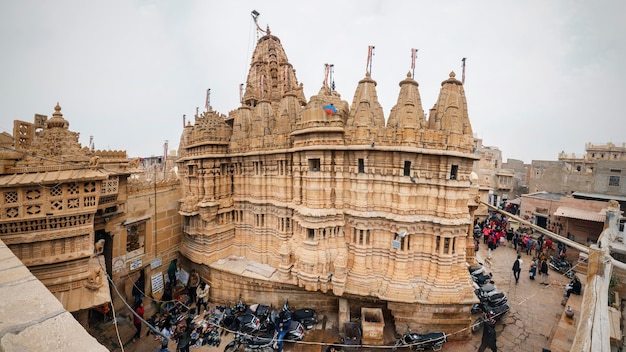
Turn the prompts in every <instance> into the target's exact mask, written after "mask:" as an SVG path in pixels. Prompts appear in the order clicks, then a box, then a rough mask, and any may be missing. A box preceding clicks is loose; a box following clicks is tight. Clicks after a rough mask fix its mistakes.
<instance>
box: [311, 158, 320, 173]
mask: <svg viewBox="0 0 626 352" xmlns="http://www.w3.org/2000/svg"><path fill="white" fill-rule="evenodd" d="M309 171H315V172H317V171H320V159H309Z"/></svg>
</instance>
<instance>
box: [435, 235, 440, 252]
mask: <svg viewBox="0 0 626 352" xmlns="http://www.w3.org/2000/svg"><path fill="white" fill-rule="evenodd" d="M440 244H441V236H437V241H436V242H435V253H437V254H438V253H439V248H440Z"/></svg>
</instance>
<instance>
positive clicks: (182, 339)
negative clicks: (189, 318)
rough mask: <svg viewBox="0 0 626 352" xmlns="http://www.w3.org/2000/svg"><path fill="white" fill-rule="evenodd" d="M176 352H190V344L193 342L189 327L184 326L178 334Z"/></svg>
mask: <svg viewBox="0 0 626 352" xmlns="http://www.w3.org/2000/svg"><path fill="white" fill-rule="evenodd" d="M176 339H177V340H176V341H177V343H176V350H177V351H180V352H189V342H191V331H189V329H187V325H185V324H182V325H181V326H180V331H179V332H178V333H177V334H176Z"/></svg>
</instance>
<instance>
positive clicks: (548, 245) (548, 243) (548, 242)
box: [544, 237, 552, 255]
mask: <svg viewBox="0 0 626 352" xmlns="http://www.w3.org/2000/svg"><path fill="white" fill-rule="evenodd" d="M544 247H545V249H546V250H545V254H546V255H552V240H551V239H550V237H548V238H547V239H546V243H545V246H544Z"/></svg>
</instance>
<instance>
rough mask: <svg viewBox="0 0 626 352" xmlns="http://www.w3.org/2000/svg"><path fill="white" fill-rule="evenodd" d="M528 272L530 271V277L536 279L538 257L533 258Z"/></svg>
mask: <svg viewBox="0 0 626 352" xmlns="http://www.w3.org/2000/svg"><path fill="white" fill-rule="evenodd" d="M528 272H529V273H530V279H531V280H534V279H535V276H536V275H537V258H535V257H533V260H532V261H531V262H530V270H528Z"/></svg>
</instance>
